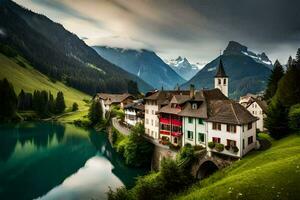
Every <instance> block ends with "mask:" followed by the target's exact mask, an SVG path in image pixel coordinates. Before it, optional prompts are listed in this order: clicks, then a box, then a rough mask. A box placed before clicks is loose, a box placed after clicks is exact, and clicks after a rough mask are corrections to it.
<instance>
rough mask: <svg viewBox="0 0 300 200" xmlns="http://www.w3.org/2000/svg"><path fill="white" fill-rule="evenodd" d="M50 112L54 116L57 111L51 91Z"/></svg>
mask: <svg viewBox="0 0 300 200" xmlns="http://www.w3.org/2000/svg"><path fill="white" fill-rule="evenodd" d="M48 110H49V112H50V113H52V114H53V113H55V111H56V106H55V100H54V97H53V95H52V94H51V92H50V91H49V102H48Z"/></svg>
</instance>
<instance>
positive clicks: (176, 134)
mask: <svg viewBox="0 0 300 200" xmlns="http://www.w3.org/2000/svg"><path fill="white" fill-rule="evenodd" d="M171 135H172V136H175V137H181V136H182V133H181V132H172V133H171Z"/></svg>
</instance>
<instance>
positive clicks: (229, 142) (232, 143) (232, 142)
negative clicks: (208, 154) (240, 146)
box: [227, 140, 236, 147]
mask: <svg viewBox="0 0 300 200" xmlns="http://www.w3.org/2000/svg"><path fill="white" fill-rule="evenodd" d="M227 146H230V147H234V146H236V141H235V140H227Z"/></svg>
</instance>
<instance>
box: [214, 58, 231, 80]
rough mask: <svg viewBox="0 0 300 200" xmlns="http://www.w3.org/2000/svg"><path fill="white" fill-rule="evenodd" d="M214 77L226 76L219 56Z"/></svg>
mask: <svg viewBox="0 0 300 200" xmlns="http://www.w3.org/2000/svg"><path fill="white" fill-rule="evenodd" d="M215 77H228V76H227V75H226V73H225V70H224V66H223V62H222V59H221V58H220V63H219V67H218V69H217V73H216V75H215Z"/></svg>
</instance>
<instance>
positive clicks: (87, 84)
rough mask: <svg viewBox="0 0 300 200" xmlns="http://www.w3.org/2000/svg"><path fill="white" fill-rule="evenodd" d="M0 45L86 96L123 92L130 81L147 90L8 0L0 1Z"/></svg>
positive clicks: (74, 38) (42, 18)
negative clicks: (10, 49) (9, 48)
mask: <svg viewBox="0 0 300 200" xmlns="http://www.w3.org/2000/svg"><path fill="white" fill-rule="evenodd" d="M0 28H1V30H2V31H1V35H0V43H1V45H2V46H9V47H12V48H13V49H15V50H16V51H17V52H18V53H19V54H20V55H22V56H23V57H24V58H26V59H27V60H28V61H29V62H30V63H31V65H32V66H33V67H34V68H36V69H37V70H39V71H40V72H42V73H43V74H45V75H47V76H49V77H51V78H53V79H55V80H58V81H61V82H63V83H65V84H67V85H68V86H71V87H74V88H76V89H79V90H81V91H84V92H86V93H88V94H94V93H96V92H100V91H101V92H115V93H120V92H127V91H128V89H129V88H128V85H132V84H128V83H129V81H130V80H133V81H136V82H137V83H138V86H139V89H140V90H142V91H146V90H149V89H151V87H150V86H149V85H148V84H146V83H145V82H144V81H142V80H141V79H139V78H138V77H136V76H134V75H132V74H129V73H127V72H126V71H124V70H122V69H121V68H119V67H117V66H115V65H113V64H111V63H110V62H108V61H106V60H105V59H103V58H102V57H101V56H99V55H98V54H97V53H96V52H95V51H94V50H93V49H92V48H90V47H89V46H87V45H86V44H85V43H84V42H83V41H82V40H80V39H79V38H78V37H77V36H76V35H74V34H72V33H70V32H69V31H67V30H66V29H64V27H63V26H62V25H60V24H57V23H54V22H53V21H51V20H50V19H48V18H47V17H45V16H43V15H39V14H35V13H33V12H31V11H29V10H27V9H25V8H22V7H20V6H19V5H17V4H15V3H14V2H12V1H10V0H2V1H0Z"/></svg>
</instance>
